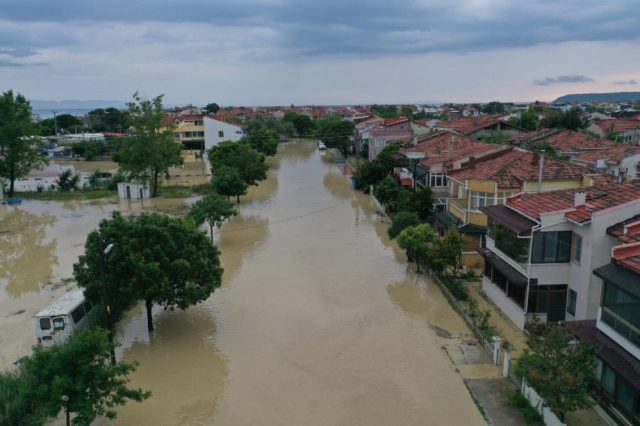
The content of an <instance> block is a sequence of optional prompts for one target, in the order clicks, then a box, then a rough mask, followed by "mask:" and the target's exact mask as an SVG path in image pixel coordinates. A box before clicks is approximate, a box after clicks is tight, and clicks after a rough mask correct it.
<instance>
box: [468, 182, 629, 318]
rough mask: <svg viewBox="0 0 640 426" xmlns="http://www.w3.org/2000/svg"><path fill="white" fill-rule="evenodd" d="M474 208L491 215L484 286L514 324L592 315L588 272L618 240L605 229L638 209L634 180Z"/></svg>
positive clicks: (594, 283)
mask: <svg viewBox="0 0 640 426" xmlns="http://www.w3.org/2000/svg"><path fill="white" fill-rule="evenodd" d="M480 210H481V211H482V212H483V213H485V214H486V215H487V216H488V218H489V220H488V225H487V236H486V245H485V247H484V248H483V249H482V250H481V253H482V255H483V256H484V258H485V268H484V272H483V278H482V288H483V291H484V292H485V294H487V296H488V297H489V298H490V299H491V300H492V301H493V302H494V303H495V304H496V305H497V306H498V307H499V308H500V309H501V310H502V311H503V312H504V313H505V315H507V316H508V317H509V318H510V319H511V320H512V321H513V322H514V323H515V324H516V325H517V326H518V327H520V328H523V327H524V325H525V324H526V323H527V322H529V321H533V320H534V319H537V320H540V321H542V322H555V321H562V320H565V319H569V320H574V319H575V320H583V319H593V318H596V316H597V313H598V307H599V301H600V294H601V290H602V283H601V281H600V280H599V279H597V278H596V277H594V276H592V274H591V271H592V270H593V269H595V268H599V267H601V266H604V265H606V264H607V263H608V262H609V253H611V250H612V248H613V247H614V246H615V245H617V242H616V239H615V238H613V237H611V236H609V235H608V234H607V229H609V227H611V226H612V225H615V224H617V223H619V222H620V221H622V220H624V219H626V218H629V217H631V216H635V215H637V214H640V182H635V183H629V184H604V185H596V186H593V187H589V188H574V189H565V190H558V191H550V192H544V193H539V194H526V193H520V194H517V195H515V196H513V197H510V198H508V199H507V200H506V202H505V203H504V204H503V205H494V206H484V207H481V208H480Z"/></svg>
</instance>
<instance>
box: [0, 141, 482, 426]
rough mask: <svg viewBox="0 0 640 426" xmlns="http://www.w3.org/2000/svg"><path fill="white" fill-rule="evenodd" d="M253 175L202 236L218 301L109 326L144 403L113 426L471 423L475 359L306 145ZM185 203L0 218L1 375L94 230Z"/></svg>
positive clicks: (48, 209) (400, 256) (283, 152)
mask: <svg viewBox="0 0 640 426" xmlns="http://www.w3.org/2000/svg"><path fill="white" fill-rule="evenodd" d="M268 161H269V162H270V165H271V168H270V170H269V177H268V179H267V180H266V181H264V182H261V184H260V186H259V187H253V188H251V190H250V194H249V195H248V196H247V197H244V198H243V199H242V200H241V204H240V206H239V211H240V214H239V215H238V216H236V217H234V218H232V219H231V220H230V221H229V222H228V223H226V224H225V225H224V226H223V227H222V229H221V230H219V231H218V232H217V234H216V235H215V238H216V243H217V244H218V245H219V248H220V250H221V252H222V263H223V266H224V269H225V272H224V282H223V286H222V288H220V289H219V290H217V291H216V292H215V293H214V294H213V295H212V297H211V298H209V300H207V301H206V302H205V303H203V304H201V305H198V306H197V307H193V308H190V309H188V310H186V311H162V310H161V309H159V308H156V309H155V310H154V322H155V331H154V332H153V333H149V332H148V331H147V327H146V317H145V313H144V309H143V307H142V306H140V307H139V308H137V309H134V310H132V311H131V312H129V314H128V315H127V316H126V317H125V318H124V319H123V321H121V323H120V324H119V327H118V335H117V340H118V341H120V342H122V344H123V346H122V347H121V348H120V349H119V351H118V358H119V359H121V358H124V359H126V360H129V361H132V360H138V361H140V364H141V365H140V368H139V370H138V372H136V373H135V374H134V376H133V377H132V382H133V384H134V385H135V386H140V387H142V388H145V389H149V390H151V391H153V396H152V397H151V399H149V400H148V401H146V402H144V403H142V404H135V403H132V404H129V405H127V406H126V407H124V408H122V409H121V410H119V414H118V419H117V420H116V421H115V422H113V424H114V425H131V426H133V425H182V424H185V425H187V424H188V425H225V426H227V425H323V426H324V425H425V424H428V425H458V424H460V425H472V426H473V425H484V424H486V422H485V420H484V419H483V417H482V415H481V414H480V412H479V411H478V409H477V408H476V406H475V404H474V402H473V400H472V398H471V396H470V395H469V392H468V391H467V389H466V387H465V385H464V382H463V376H462V375H461V374H464V367H465V365H464V364H472V363H473V362H474V359H475V358H477V357H480V356H481V354H478V353H477V350H475V351H474V350H473V349H472V346H473V343H468V344H467V346H464V341H469V340H472V339H471V336H470V332H469V330H468V329H467V328H466V326H465V325H464V323H463V321H462V320H461V319H460V318H459V317H458V315H457V314H456V313H455V312H454V311H453V310H452V309H451V308H450V307H449V305H448V304H447V302H446V300H445V299H444V297H443V296H442V294H441V293H440V292H439V290H438V288H437V287H436V286H435V284H433V283H431V282H430V281H429V280H427V279H426V278H425V277H424V276H422V275H416V274H414V273H413V272H412V267H408V265H407V262H406V257H405V255H404V253H403V252H402V251H401V250H400V249H399V248H398V247H397V245H396V244H395V243H393V242H389V241H388V237H387V235H386V228H387V225H386V224H384V223H383V222H382V221H381V218H380V217H379V215H378V214H377V213H376V210H375V208H374V207H373V204H372V202H371V200H370V198H369V197H368V196H366V195H363V194H361V193H359V192H356V191H353V190H352V188H351V182H350V180H349V178H348V177H347V176H344V175H342V173H340V171H339V169H338V168H337V166H336V164H335V163H334V162H333V159H332V158H331V154H330V153H326V154H325V153H320V152H318V151H317V149H316V146H315V144H314V143H313V142H297V143H295V142H291V143H287V144H282V145H280V147H279V153H278V155H277V156H276V157H275V158H272V159H269V160H268ZM194 174H195V171H194ZM194 200H195V199H194V198H192V199H187V200H180V199H175V200H173V199H162V200H157V201H154V200H152V201H144V202H136V201H135V200H133V201H128V202H124V201H118V200H115V199H111V200H100V201H97V202H95V201H94V202H86V201H82V202H70V203H60V202H42V201H28V202H25V203H24V204H22V205H20V206H0V351H1V353H0V360H1V362H2V367H3V368H7V367H8V366H9V365H10V364H11V363H12V362H13V361H15V360H16V359H17V358H18V357H20V356H22V355H25V354H27V353H29V350H30V349H29V348H30V346H31V345H32V344H33V343H34V339H35V338H34V330H33V316H34V315H35V314H36V313H37V312H38V311H39V310H41V309H42V308H44V307H45V306H47V305H48V304H49V303H51V301H53V300H54V299H55V298H56V297H59V296H60V295H61V294H63V293H64V292H65V291H66V289H67V288H69V287H71V286H72V285H73V283H71V282H69V281H68V279H69V278H70V277H71V275H72V265H73V263H74V262H75V261H76V260H77V257H78V256H79V255H80V254H81V253H82V251H83V244H84V240H85V238H86V235H87V234H88V232H89V231H90V230H92V229H94V228H95V227H96V226H97V224H98V222H99V221H100V220H101V219H102V218H105V217H108V216H109V215H110V214H111V212H113V211H114V210H122V211H131V212H140V211H152V210H155V211H163V212H179V211H184V210H186V208H187V205H188V204H190V203H192V202H193V201H194ZM449 346H456V347H457V348H458V350H457V351H456V350H453V351H452V350H449V349H448V348H449ZM445 348H447V350H445ZM454 352H455V353H458V354H459V357H456V356H451V355H449V353H454ZM456 358H459V360H457V361H456ZM458 364H460V366H458ZM460 371H462V373H460ZM468 374H473V372H470V373H468ZM97 423H98V424H100V425H102V424H109V422H106V421H99V422H97Z"/></svg>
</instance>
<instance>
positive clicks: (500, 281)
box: [493, 269, 507, 292]
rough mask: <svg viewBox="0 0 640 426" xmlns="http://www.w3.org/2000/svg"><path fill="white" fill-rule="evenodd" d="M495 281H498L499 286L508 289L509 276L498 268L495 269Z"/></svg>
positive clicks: (504, 289) (503, 289)
mask: <svg viewBox="0 0 640 426" xmlns="http://www.w3.org/2000/svg"><path fill="white" fill-rule="evenodd" d="M493 282H494V283H496V285H497V286H498V287H500V288H501V289H502V291H504V292H506V291H507V277H505V276H504V275H502V272H500V271H498V270H497V269H494V270H493Z"/></svg>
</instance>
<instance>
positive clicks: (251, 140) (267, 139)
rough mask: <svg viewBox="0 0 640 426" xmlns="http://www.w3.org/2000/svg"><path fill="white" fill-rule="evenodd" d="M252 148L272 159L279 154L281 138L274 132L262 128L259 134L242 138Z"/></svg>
mask: <svg viewBox="0 0 640 426" xmlns="http://www.w3.org/2000/svg"><path fill="white" fill-rule="evenodd" d="M242 139H243V141H244V142H247V143H248V144H249V145H250V146H251V148H253V149H255V150H256V151H258V152H261V153H263V154H264V155H265V156H267V157H272V156H274V155H276V154H277V153H278V140H279V139H280V137H279V136H278V134H277V133H276V132H274V131H273V130H269V129H267V128H262V129H260V130H258V131H257V132H255V133H253V134H251V135H249V136H245V137H244V138H242Z"/></svg>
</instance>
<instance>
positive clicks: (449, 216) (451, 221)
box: [434, 212, 459, 229]
mask: <svg viewBox="0 0 640 426" xmlns="http://www.w3.org/2000/svg"><path fill="white" fill-rule="evenodd" d="M434 217H435V219H436V220H437V221H438V222H440V223H441V224H442V225H443V226H444V227H445V228H447V229H449V228H451V227H452V226H457V225H458V220H459V219H458V218H457V217H456V216H454V215H453V213H449V212H441V213H437V214H436V215H435V216H434Z"/></svg>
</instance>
